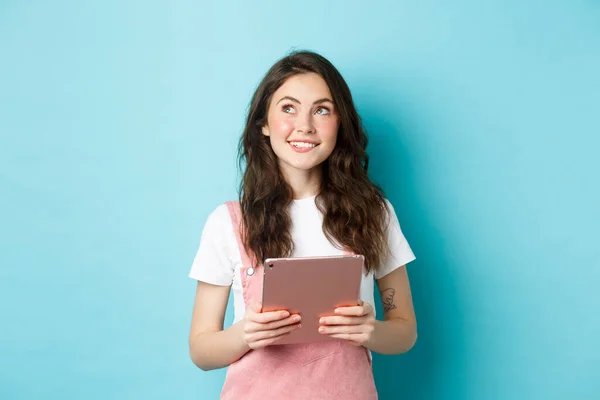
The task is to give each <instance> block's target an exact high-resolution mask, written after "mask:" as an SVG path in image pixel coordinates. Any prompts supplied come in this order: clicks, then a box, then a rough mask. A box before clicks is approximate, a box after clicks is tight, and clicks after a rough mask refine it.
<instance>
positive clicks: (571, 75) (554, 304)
mask: <svg viewBox="0 0 600 400" xmlns="http://www.w3.org/2000/svg"><path fill="white" fill-rule="evenodd" d="M295 48H306V49H312V50H316V51H319V52H321V53H322V54H323V55H325V56H326V57H328V58H329V59H330V60H331V61H332V62H333V63H334V64H335V65H336V66H337V67H338V68H339V69H340V71H341V72H342V74H343V75H344V76H345V78H346V79H347V81H348V83H349V85H350V87H351V89H352V92H353V95H354V98H355V101H356V104H357V107H358V109H359V112H360V113H361V115H362V117H363V119H364V123H365V125H366V127H367V129H368V132H369V134H370V139H371V142H370V145H369V149H368V150H369V153H370V156H371V170H370V173H371V176H372V179H373V180H374V181H375V182H377V183H379V184H380V185H381V186H382V187H383V188H384V190H385V191H386V194H387V196H388V198H389V199H390V200H391V201H392V203H393V204H394V206H395V207H396V211H397V213H398V216H399V219H400V222H401V224H402V227H403V230H404V232H405V235H406V237H407V239H408V240H409V242H410V244H411V245H412V247H413V250H414V251H415V253H416V255H417V261H415V262H414V263H411V264H410V266H409V275H410V277H411V281H412V285H413V293H414V301H415V307H416V311H417V316H418V320H419V334H420V336H419V340H418V343H417V345H416V347H415V348H414V349H413V350H412V351H411V352H410V353H408V354H405V355H400V356H393V357H381V356H376V358H375V366H374V368H375V375H376V380H377V384H378V386H379V389H380V397H381V399H384V400H386V399H452V400H454V399H465V400H481V399H486V400H488V399H536V400H537V399H540V400H542V399H544V400H547V399H596V398H599V397H598V396H600V384H599V383H597V381H598V377H599V376H600V351H599V346H598V338H600V319H599V318H598V308H599V306H600V297H599V295H598V289H599V285H600V250H599V248H600V246H599V244H598V241H599V239H600V235H599V234H598V222H600V206H599V205H600V188H599V185H598V182H599V180H600V179H599V178H598V175H599V172H600V165H599V164H600V163H599V161H598V147H599V146H600V139H599V137H600V3H599V2H598V1H594V0H587V1H585V0H562V1H558V0H546V1H542V0H531V1H516V0H504V1H501V0H493V1H492V0H490V1H475V0H473V1H466V0H459V1H453V2H443V1H429V0H421V1H395V2H392V1H373V2H364V1H313V0H308V1H302V2H257V1H252V2H250V1H248V2H245V1H238V2H227V1H223V2H216V1H213V2H197V1H191V0H188V1H141V0H138V1H134V0H121V1H114V0H112V1H96V2H82V1H75V0H62V1H52V2H50V1H16V0H2V1H1V2H0V300H1V301H0V398H1V399H3V400H4V399H6V400H8V399H87V400H92V399H102V400H104V399H216V398H217V397H218V393H219V390H220V388H221V384H222V381H223V378H224V371H223V370H220V371H213V372H202V371H201V370H199V369H197V368H196V367H195V366H194V365H193V364H192V362H191V361H190V360H189V357H188V349H187V335H188V329H189V322H190V315H191V314H190V313H191V307H192V301H193V296H194V289H195V283H194V281H192V280H190V279H189V278H187V273H188V271H189V268H190V265H191V262H192V258H193V256H194V253H195V251H196V248H197V245H198V241H199V238H200V233H201V230H202V227H203V224H204V222H205V220H206V217H207V215H208V214H209V213H210V212H211V211H212V210H213V209H214V208H215V207H216V206H217V205H218V204H220V203H222V202H223V201H225V200H228V199H233V198H235V197H236V183H237V180H238V179H239V177H238V174H237V170H236V162H235V155H236V144H237V140H238V137H239V134H240V132H241V129H242V124H243V121H244V114H245V111H246V108H247V105H248V102H249V99H250V96H251V94H252V92H253V89H254V88H255V87H256V85H257V83H258V82H259V80H260V79H261V77H262V76H263V74H264V73H265V72H266V70H267V69H268V68H269V66H270V65H271V64H272V63H273V62H275V61H276V60H277V59H278V58H279V57H281V56H283V55H285V53H286V52H288V51H289V50H291V49H295ZM231 318H232V315H231V314H228V316H227V322H228V323H229V322H230V321H231Z"/></svg>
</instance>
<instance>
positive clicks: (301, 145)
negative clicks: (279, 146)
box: [289, 142, 317, 148]
mask: <svg viewBox="0 0 600 400" xmlns="http://www.w3.org/2000/svg"><path fill="white" fill-rule="evenodd" d="M289 143H290V144H291V145H292V146H294V147H299V148H314V147H317V144H316V143H307V142H289Z"/></svg>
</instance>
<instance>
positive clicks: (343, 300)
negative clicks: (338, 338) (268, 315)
mask: <svg viewBox="0 0 600 400" xmlns="http://www.w3.org/2000/svg"><path fill="white" fill-rule="evenodd" d="M364 259H365V258H364V256H362V255H354V254H352V255H342V256H328V257H306V258H305V257H299V258H269V259H267V260H265V264H264V267H265V268H264V271H265V273H264V277H263V279H264V281H263V299H262V311H263V312H266V311H277V310H288V311H289V312H290V313H291V314H300V316H301V317H302V320H301V322H300V323H301V327H300V328H298V329H296V330H295V331H292V333H290V334H289V335H287V336H286V337H283V338H281V339H280V340H278V341H277V342H276V344H275V345H281V344H289V343H309V342H317V341H326V340H333V339H332V338H330V337H329V336H327V335H323V334H321V333H319V331H318V329H319V326H320V324H319V319H320V318H321V317H324V316H330V315H335V309H336V308H337V307H344V306H355V305H358V304H359V299H360V283H361V280H362V276H363V264H364Z"/></svg>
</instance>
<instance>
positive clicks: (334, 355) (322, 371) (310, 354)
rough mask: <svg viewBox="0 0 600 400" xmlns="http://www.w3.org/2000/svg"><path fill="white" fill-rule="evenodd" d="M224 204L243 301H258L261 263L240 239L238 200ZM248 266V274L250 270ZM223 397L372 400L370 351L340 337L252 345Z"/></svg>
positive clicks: (236, 364)
mask: <svg viewBox="0 0 600 400" xmlns="http://www.w3.org/2000/svg"><path fill="white" fill-rule="evenodd" d="M226 204H227V208H228V210H229V215H230V216H231V221H232V223H233V228H234V232H235V233H236V239H237V243H238V247H239V250H240V255H241V260H242V264H243V265H242V267H241V279H242V287H243V293H244V302H245V303H246V306H248V305H250V304H252V303H254V302H256V301H260V300H261V295H262V284H263V282H262V278H263V266H262V265H260V263H252V262H251V259H252V260H255V259H256V258H255V257H252V258H250V257H249V255H248V254H247V253H246V251H245V249H244V246H243V244H242V240H241V235H240V229H241V225H240V224H241V221H242V218H241V209H240V205H239V203H238V202H237V201H236V202H227V203H226ZM249 269H250V273H248V272H249V271H248V270H249ZM221 399H222V400H375V399H377V390H376V388H375V382H374V380H373V370H372V366H371V359H370V356H369V354H368V351H367V349H366V348H365V347H362V346H353V345H351V344H349V343H347V342H345V341H343V340H335V341H327V342H319V343H304V344H284V345H272V346H267V347H264V348H262V349H259V350H250V351H249V352H247V353H246V354H245V355H244V356H243V357H242V358H240V359H239V360H238V361H236V362H234V363H233V364H231V365H230V366H229V369H228V371H227V377H226V379H225V384H224V385H223V390H222V392H221Z"/></svg>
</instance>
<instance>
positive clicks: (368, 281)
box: [189, 196, 415, 323]
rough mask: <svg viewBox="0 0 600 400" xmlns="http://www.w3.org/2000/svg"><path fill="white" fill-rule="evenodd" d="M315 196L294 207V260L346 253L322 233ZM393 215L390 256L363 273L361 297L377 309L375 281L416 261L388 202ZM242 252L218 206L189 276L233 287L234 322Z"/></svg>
mask: <svg viewBox="0 0 600 400" xmlns="http://www.w3.org/2000/svg"><path fill="white" fill-rule="evenodd" d="M315 198H316V196H311V197H307V198H304V199H300V200H294V201H293V203H292V204H291V206H290V207H291V208H290V215H291V219H292V226H291V233H292V240H293V242H294V252H293V254H292V257H313V256H333V255H341V254H344V251H343V250H340V249H337V248H336V247H334V246H333V245H332V244H331V243H330V242H329V240H328V239H327V237H326V236H325V234H324V233H323V228H322V226H323V215H322V214H321V212H320V211H319V209H318V208H317V205H316V203H315ZM386 202H387V205H388V208H389V210H390V211H391V213H390V223H389V226H388V231H387V237H388V244H389V248H390V254H389V256H388V257H387V259H386V260H385V262H384V263H383V265H381V266H380V267H379V269H378V271H377V272H376V273H370V274H368V275H365V274H363V278H362V282H361V288H360V295H361V299H362V300H363V301H364V302H369V303H371V305H373V306H375V301H374V279H380V278H382V277H383V276H385V275H387V274H389V273H390V272H392V271H393V270H395V269H396V268H398V267H401V266H403V265H405V264H407V263H409V262H411V261H413V260H414V259H415V255H414V254H413V252H412V250H411V248H410V246H409V244H408V242H407V241H406V239H405V237H404V235H403V234H402V230H401V229H400V223H399V222H398V217H397V216H396V213H395V211H394V208H393V207H392V205H391V204H390V203H389V202H388V201H387V200H386ZM241 266H242V261H241V256H240V251H239V248H238V244H237V240H236V238H235V234H234V230H233V225H232V223H231V218H230V217H229V212H228V210H227V205H225V204H222V205H220V206H218V207H217V208H216V209H215V210H214V211H213V212H212V213H211V214H210V215H209V217H208V219H207V221H206V224H205V225H204V229H203V231H202V236H201V239H200V246H199V248H198V252H197V253H196V257H195V258H194V262H193V264H192V268H191V270H190V273H189V277H190V278H193V279H196V280H198V281H202V282H206V283H210V284H213V285H219V286H230V285H231V290H232V292H233V303H234V323H235V322H238V321H240V320H242V319H243V318H244V313H245V311H246V306H245V304H244V296H243V293H242V280H241V274H240V267H241Z"/></svg>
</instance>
